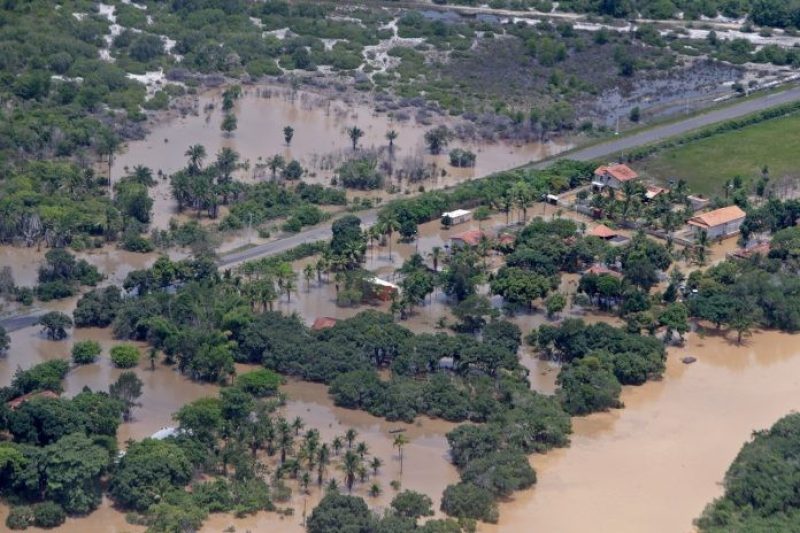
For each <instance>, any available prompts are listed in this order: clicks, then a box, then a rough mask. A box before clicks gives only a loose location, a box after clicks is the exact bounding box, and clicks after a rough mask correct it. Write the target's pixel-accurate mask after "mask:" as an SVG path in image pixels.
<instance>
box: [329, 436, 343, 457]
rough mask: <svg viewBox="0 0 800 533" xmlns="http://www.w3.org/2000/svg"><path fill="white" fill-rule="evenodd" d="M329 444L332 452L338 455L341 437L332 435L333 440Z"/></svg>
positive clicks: (340, 449)
mask: <svg viewBox="0 0 800 533" xmlns="http://www.w3.org/2000/svg"><path fill="white" fill-rule="evenodd" d="M331 446H332V447H333V453H334V454H336V455H339V452H340V451H342V446H343V444H342V438H341V437H334V438H333V442H331Z"/></svg>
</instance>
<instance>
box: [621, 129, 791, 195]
mask: <svg viewBox="0 0 800 533" xmlns="http://www.w3.org/2000/svg"><path fill="white" fill-rule="evenodd" d="M764 165H766V166H767V167H768V169H769V175H770V176H771V178H772V179H779V178H784V177H787V176H788V177H800V114H795V115H792V116H788V117H782V118H778V119H773V120H769V121H766V122H762V123H760V124H756V125H753V126H748V127H746V128H744V129H741V130H737V131H730V132H726V133H721V134H718V135H715V136H713V137H709V138H708V139H703V140H701V141H697V142H694V143H691V144H688V145H685V146H681V147H679V148H672V149H668V150H665V151H663V152H660V153H658V154H657V155H655V156H653V157H650V158H648V159H645V160H643V161H640V162H638V163H636V164H635V165H634V167H635V168H636V169H637V170H638V171H640V172H643V173H644V174H646V175H647V176H649V177H652V178H655V179H657V180H659V181H662V182H664V183H666V182H668V181H669V180H670V179H684V180H686V182H687V183H688V184H689V187H690V189H691V190H692V191H694V192H698V193H701V194H706V195H709V196H714V195H719V194H722V192H723V187H724V184H725V182H726V181H727V180H729V179H731V178H733V177H734V176H737V175H739V176H742V177H743V178H745V180H751V179H753V178H756V177H758V176H760V175H761V170H762V168H763V167H764Z"/></svg>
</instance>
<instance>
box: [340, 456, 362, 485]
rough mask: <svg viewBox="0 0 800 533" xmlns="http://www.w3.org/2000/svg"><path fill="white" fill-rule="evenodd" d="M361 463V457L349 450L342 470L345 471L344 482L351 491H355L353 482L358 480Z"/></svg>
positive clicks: (343, 461) (343, 460)
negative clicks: (357, 475)
mask: <svg viewBox="0 0 800 533" xmlns="http://www.w3.org/2000/svg"><path fill="white" fill-rule="evenodd" d="M360 465H361V458H360V457H359V456H358V455H356V454H355V453H353V452H352V451H351V450H347V452H345V454H344V458H343V459H342V470H343V471H344V483H345V485H346V486H347V490H348V491H350V492H352V491H353V484H354V483H355V482H356V474H357V473H358V467H359V466H360Z"/></svg>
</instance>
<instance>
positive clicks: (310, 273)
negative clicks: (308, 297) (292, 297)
mask: <svg viewBox="0 0 800 533" xmlns="http://www.w3.org/2000/svg"><path fill="white" fill-rule="evenodd" d="M303 277H304V278H306V292H311V280H312V279H314V267H313V266H311V263H309V264H307V265H306V266H305V268H304V269H303Z"/></svg>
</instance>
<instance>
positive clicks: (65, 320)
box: [37, 311, 72, 341]
mask: <svg viewBox="0 0 800 533" xmlns="http://www.w3.org/2000/svg"><path fill="white" fill-rule="evenodd" d="M37 324H39V325H41V326H42V330H43V331H44V332H45V334H46V335H47V338H48V339H50V340H54V341H60V340H63V339H66V338H67V328H71V327H72V319H71V318H70V317H68V316H67V315H65V314H64V313H61V312H60V311H49V312H47V313H45V314H43V315H42V316H40V317H39V319H38V321H37Z"/></svg>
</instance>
